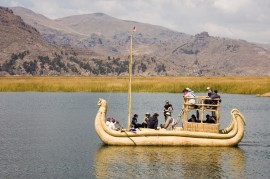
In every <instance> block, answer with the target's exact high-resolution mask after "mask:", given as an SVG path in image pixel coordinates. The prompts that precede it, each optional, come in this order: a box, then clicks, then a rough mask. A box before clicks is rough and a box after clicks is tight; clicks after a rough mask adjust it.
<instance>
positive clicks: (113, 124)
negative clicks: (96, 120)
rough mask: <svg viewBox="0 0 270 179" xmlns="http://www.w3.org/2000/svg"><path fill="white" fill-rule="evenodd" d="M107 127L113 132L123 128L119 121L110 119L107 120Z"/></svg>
mask: <svg viewBox="0 0 270 179" xmlns="http://www.w3.org/2000/svg"><path fill="white" fill-rule="evenodd" d="M106 126H108V127H109V128H110V129H113V130H120V129H122V126H121V125H120V123H119V121H117V120H115V119H114V118H111V117H108V118H107V120H106Z"/></svg>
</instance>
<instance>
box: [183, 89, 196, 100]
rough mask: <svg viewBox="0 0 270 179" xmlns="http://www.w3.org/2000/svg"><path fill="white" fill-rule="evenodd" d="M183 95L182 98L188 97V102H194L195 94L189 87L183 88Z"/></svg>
mask: <svg viewBox="0 0 270 179" xmlns="http://www.w3.org/2000/svg"><path fill="white" fill-rule="evenodd" d="M183 94H184V95H183V97H184V98H189V99H188V103H189V104H195V103H196V101H195V94H194V93H193V91H192V90H191V89H190V88H185V89H184V90H183Z"/></svg>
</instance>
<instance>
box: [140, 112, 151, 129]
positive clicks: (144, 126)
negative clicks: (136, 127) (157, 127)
mask: <svg viewBox="0 0 270 179" xmlns="http://www.w3.org/2000/svg"><path fill="white" fill-rule="evenodd" d="M149 118H150V113H149V112H147V113H146V114H145V117H144V121H143V123H142V128H147V122H148V120H149Z"/></svg>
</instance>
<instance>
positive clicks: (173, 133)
mask: <svg viewBox="0 0 270 179" xmlns="http://www.w3.org/2000/svg"><path fill="white" fill-rule="evenodd" d="M134 29H135V27H134ZM133 32H134V31H132V34H131V36H130V56H129V57H130V62H129V91H128V123H127V129H121V130H113V129H110V128H109V127H108V126H107V125H106V124H105V122H106V113H107V106H108V105H107V102H106V100H104V99H99V101H98V106H99V110H98V112H97V115H96V119H95V129H96V132H97V134H98V136H99V137H100V139H101V140H102V141H103V142H104V143H105V144H107V145H140V146H147V145H149V146H150V145H156V146H219V147H226V146H237V145H238V143H239V142H240V141H241V140H242V138H243V136H244V130H245V118H244V116H243V115H242V114H241V113H240V111H239V110H237V109H232V110H231V122H230V124H229V125H228V126H227V127H226V128H224V129H222V130H220V129H219V127H220V123H219V120H220V113H219V109H220V100H219V99H211V101H214V103H212V104H208V103H207V102H206V101H207V100H208V101H209V98H207V97H203V96H197V97H192V99H193V100H195V105H194V104H190V103H189V100H190V99H191V98H190V97H184V98H183V102H182V104H183V107H182V110H181V111H180V113H179V115H178V118H177V120H176V122H175V124H174V126H173V130H170V131H168V130H166V129H163V128H159V129H158V130H155V129H149V128H140V129H139V130H137V131H136V132H132V131H129V129H130V119H131V72H132V35H133ZM190 111H196V113H197V118H199V122H198V121H197V122H189V121H188V118H189V114H190ZM207 112H208V113H212V116H214V117H215V119H216V121H215V123H205V121H204V115H205V114H206V113H207ZM178 124H181V127H179V126H178Z"/></svg>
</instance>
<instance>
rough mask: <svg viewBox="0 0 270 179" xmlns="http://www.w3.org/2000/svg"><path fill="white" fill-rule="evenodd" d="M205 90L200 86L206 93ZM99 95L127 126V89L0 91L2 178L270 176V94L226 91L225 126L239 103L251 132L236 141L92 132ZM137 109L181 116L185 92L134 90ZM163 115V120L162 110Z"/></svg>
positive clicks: (0, 168) (134, 105) (135, 108)
mask: <svg viewBox="0 0 270 179" xmlns="http://www.w3.org/2000/svg"><path fill="white" fill-rule="evenodd" d="M201 95H203V94H201ZM99 97H102V98H104V99H107V101H108V103H109V109H108V116H111V117H114V118H116V119H118V120H119V121H120V122H121V123H122V124H123V125H124V126H126V116H127V94H126V93H0V178H27V179H36V178H63V179H66V178H202V179H204V178H269V176H270V167H269V164H270V148H269V147H270V130H269V127H270V124H269V121H270V118H269V114H270V113H269V112H270V98H257V97H255V96H251V95H228V94H222V99H223V100H222V107H221V127H222V128H224V127H226V126H227V125H228V123H229V121H230V114H229V113H230V111H231V109H232V108H234V107H236V108H238V109H239V110H240V111H241V112H242V113H243V114H244V116H245V117H246V123H247V125H246V132H245V136H244V138H243V140H242V142H241V143H240V144H239V146H238V147H236V148H211V147H112V146H104V145H103V144H102V142H101V140H100V139H99V138H98V136H97V135H96V133H95V129H94V119H95V115H96V112H97V106H96V102H97V100H98V98H99ZM132 97H133V107H132V108H133V112H134V113H137V114H139V119H140V121H142V118H143V115H144V113H145V112H150V113H153V112H158V113H160V114H162V109H163V107H162V106H163V105H164V101H165V100H166V99H168V100H170V102H171V103H172V104H173V106H174V109H175V110H174V113H173V117H175V118H176V116H177V113H178V112H179V110H180V106H181V95H180V94H164V93H157V94H151V93H135V94H133V96H132ZM160 121H163V118H162V115H161V116H160Z"/></svg>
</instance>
